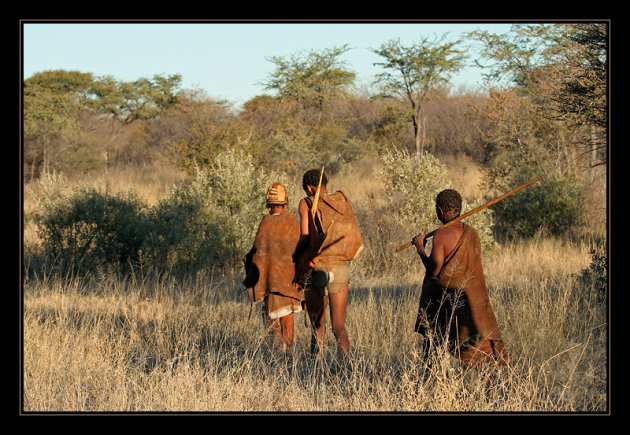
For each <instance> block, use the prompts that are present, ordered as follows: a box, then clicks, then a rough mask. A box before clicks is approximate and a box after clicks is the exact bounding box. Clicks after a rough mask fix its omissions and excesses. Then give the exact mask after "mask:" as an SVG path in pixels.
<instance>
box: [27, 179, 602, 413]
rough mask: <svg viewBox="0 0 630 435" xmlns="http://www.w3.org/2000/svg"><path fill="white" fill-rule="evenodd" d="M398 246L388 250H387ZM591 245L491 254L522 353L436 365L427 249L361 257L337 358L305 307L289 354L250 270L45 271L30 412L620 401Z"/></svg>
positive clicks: (360, 198)
mask: <svg viewBox="0 0 630 435" xmlns="http://www.w3.org/2000/svg"><path fill="white" fill-rule="evenodd" d="M368 170H371V169H370V167H368V168H366V169H365V171H368ZM470 174H474V172H473V171H471V172H470ZM361 176H363V174H362V173H361V171H355V172H348V173H345V174H340V175H339V177H338V178H337V180H338V183H339V187H335V186H334V185H333V188H335V189H336V188H342V189H343V190H344V191H346V192H347V193H348V194H349V195H350V196H351V198H356V200H355V201H354V203H355V204H356V205H355V208H361V209H363V207H367V205H369V204H374V201H380V200H381V199H380V198H382V192H380V191H379V188H378V185H377V182H376V181H374V184H372V182H371V181H370V182H368V183H363V185H362V187H361V189H362V190H359V187H358V186H360V184H359V183H358V182H352V180H358V177H361ZM353 177H357V178H353ZM118 178H119V179H123V176H122V175H120V176H119V177H118ZM147 180H149V178H145V179H144V181H142V180H136V181H131V180H129V181H128V182H122V183H121V185H125V188H130V187H131V184H132V183H138V184H143V185H144V186H145V187H144V188H145V189H147V194H146V195H147V196H148V197H150V196H151V195H152V194H151V193H149V192H157V191H159V189H160V187H155V186H160V185H162V186H163V185H164V183H163V182H162V181H160V180H161V178H159V177H156V178H154V179H153V180H154V181H147ZM337 180H335V181H336V182H337ZM153 183H155V184H153ZM464 184H466V183H464ZM150 186H154V187H150ZM342 186H343V187H342ZM345 186H348V187H347V188H346V187H345ZM134 189H135V186H134ZM470 194H474V192H471V193H470ZM153 195H157V193H154V194H153ZM382 204H384V203H382ZM385 245H386V244H385ZM385 245H381V246H378V247H376V246H375V247H374V249H378V250H382V253H380V254H379V255H382V256H386V255H388V252H391V250H390V249H389V245H387V246H385ZM589 249H590V243H589V242H587V241H575V240H574V241H570V240H558V239H553V238H547V237H544V236H543V235H541V236H540V237H538V238H535V239H532V240H529V241H517V242H511V243H506V244H504V245H502V246H500V247H499V248H498V249H497V250H496V251H494V252H492V253H491V254H490V255H488V256H486V257H485V258H484V266H485V273H486V277H487V281H488V287H489V292H490V297H491V301H492V303H493V306H494V309H495V313H496V315H497V318H498V320H499V324H500V326H501V328H502V333H503V336H504V339H505V341H506V346H507V350H508V352H509V353H510V356H511V359H512V365H511V366H510V367H504V368H500V369H497V370H489V371H463V370H461V368H460V367H459V365H458V363H457V361H456V360H454V359H453V358H451V357H449V356H447V355H442V356H441V357H440V358H439V359H438V361H437V364H436V365H435V367H434V370H433V372H432V375H431V376H429V377H425V376H424V371H423V367H424V364H423V361H422V359H421V357H420V353H419V344H420V342H419V340H420V339H419V337H418V336H417V334H415V333H414V332H413V330H412V328H413V324H414V321H415V315H416V310H417V303H418V298H419V291H420V290H419V286H420V280H421V276H422V273H423V269H422V267H421V265H420V264H419V261H417V258H416V256H415V253H412V252H403V253H401V254H399V255H401V257H399V258H398V259H397V260H396V262H390V263H389V264H390V265H391V264H397V265H398V266H397V267H396V268H390V269H389V270H386V271H385V270H384V271H382V273H380V274H379V273H376V274H375V273H371V274H368V273H365V272H364V271H363V270H361V269H363V268H367V267H368V266H369V265H366V263H365V262H363V263H362V262H357V263H356V264H355V265H354V272H353V276H354V279H353V281H352V283H351V292H350V299H349V304H348V315H347V329H348V332H349V336H350V340H351V346H352V349H351V357H350V361H349V364H348V365H345V364H343V363H342V362H340V361H339V360H338V359H337V355H336V350H335V343H334V339H333V337H332V332H330V327H329V331H328V332H327V343H326V348H325V357H324V358H323V359H321V360H316V359H313V358H312V357H311V355H310V354H309V350H308V348H309V330H308V328H307V327H306V326H305V325H304V318H303V316H302V315H298V316H297V317H296V340H295V346H294V348H293V349H292V351H291V353H290V354H289V355H288V356H286V357H285V356H283V355H282V354H281V353H280V352H279V347H278V345H277V343H275V342H274V341H273V340H272V339H271V338H270V337H269V336H268V335H267V333H266V332H265V331H264V330H263V328H262V322H261V320H260V317H259V316H258V315H257V314H256V313H254V314H252V317H251V318H249V319H248V312H249V308H250V307H249V302H248V297H247V293H246V291H245V289H244V288H243V287H242V286H241V284H240V279H241V278H240V277H225V276H221V277H217V276H213V275H212V274H211V273H207V274H206V273H199V274H197V275H195V276H191V277H189V278H188V279H187V280H185V281H181V280H175V279H173V278H171V277H169V276H166V275H161V276H156V275H154V274H151V273H146V274H145V273H141V271H135V273H134V274H131V275H127V276H119V275H117V274H114V273H109V272H107V271H99V272H95V273H94V275H93V276H91V277H90V278H89V279H79V278H75V277H65V278H62V277H39V278H30V279H28V280H26V282H25V284H24V293H23V313H24V318H23V410H24V411H25V412H59V411H70V412H96V411H109V412H111V411H113V412H153V411H166V412H209V413H218V412H283V413H284V412H297V413H302V412H304V413H306V412H309V413H311V412H341V413H346V412H377V413H380V412H405V413H406V412H458V413H470V412H507V413H512V412H537V413H539V412H558V411H562V412H580V413H582V412H603V413H606V412H607V411H608V408H609V402H608V389H607V386H608V378H607V377H608V362H609V361H608V355H607V331H608V324H607V316H606V314H607V307H606V303H605V299H604V298H602V296H601V295H598V294H596V293H595V292H594V291H592V290H591V289H590V288H588V287H587V286H584V285H582V284H580V283H579V282H578V281H577V279H576V275H577V274H579V273H580V271H581V270H582V269H584V268H586V267H587V266H588V265H589V263H590V260H591V258H590V255H589Z"/></svg>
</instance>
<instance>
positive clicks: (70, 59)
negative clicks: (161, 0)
mask: <svg viewBox="0 0 630 435" xmlns="http://www.w3.org/2000/svg"><path fill="white" fill-rule="evenodd" d="M22 25H23V33H22V43H23V46H22V68H23V69H22V73H23V78H24V79H27V78H29V77H31V76H32V75H33V74H35V73H37V72H41V71H46V70H54V69H64V70H69V71H74V70H76V71H80V72H85V73H92V74H94V75H95V76H96V77H103V76H107V75H110V76H113V77H114V78H115V79H117V80H123V81H133V80H137V79H139V78H143V77H144V78H150V77H152V76H154V75H156V74H160V75H172V74H180V75H181V76H182V83H181V87H182V88H184V89H193V88H195V89H197V88H198V89H203V90H204V91H205V92H206V94H207V95H208V96H209V97H211V98H214V99H218V100H227V101H229V102H232V103H234V104H235V105H236V106H238V105H241V104H243V103H245V102H246V101H248V100H249V99H251V98H253V97H255V96H257V95H262V94H265V93H266V94H269V95H272V94H273V93H272V92H271V91H265V89H264V85H262V84H260V82H262V81H264V80H266V79H267V78H268V77H269V75H270V74H271V73H272V72H273V71H274V69H275V65H274V64H273V63H272V62H270V61H269V60H268V58H269V57H271V56H277V57H288V56H290V55H293V54H297V53H299V52H301V51H309V50H323V49H327V48H333V47H341V46H343V45H344V44H347V45H348V46H349V47H350V50H349V51H348V52H346V53H345V54H344V55H343V56H342V57H341V60H342V61H344V62H345V67H346V68H347V69H349V70H351V71H354V72H355V73H356V81H355V83H357V84H358V85H362V84H365V85H369V84H371V83H372V82H373V79H374V75H375V74H377V73H378V72H381V71H382V68H381V67H378V66H374V65H373V64H374V63H375V62H379V61H382V60H383V58H381V57H380V56H378V55H377V54H375V53H373V52H372V51H371V50H372V49H376V48H378V47H380V46H381V45H382V44H383V43H385V42H387V41H389V40H392V39H400V41H401V43H402V44H403V45H410V44H411V43H413V42H416V41H418V40H420V39H421V38H424V37H430V38H433V37H438V38H439V37H441V36H442V35H444V34H447V35H448V36H447V37H448V38H450V39H456V38H458V37H460V36H461V35H462V34H463V33H465V32H469V31H473V30H478V29H483V30H488V31H489V32H491V33H499V34H500V33H507V32H508V31H509V29H510V27H511V24H510V23H505V22H504V23H500V22H490V23H482V22H478V23H477V22H452V23H446V22H432V23H393V22H379V23H352V22H345V23H317V22H310V23H270V22H250V23H233V22H213V23H210V22H194V23H193V22H158V23H155V22H151V23H149V22H144V23H143V22H140V23H138V22H136V23H129V22H90V23H79V22H55V23H46V22H34V21H29V22H23V23H22ZM469 62H472V59H470V60H469ZM451 83H452V85H453V86H455V87H458V86H463V87H466V88H469V89H470V88H472V89H474V88H477V87H478V86H480V85H481V71H480V70H479V68H476V67H472V66H471V67H467V68H466V69H464V70H463V71H462V72H461V73H460V74H459V75H458V76H456V77H454V78H453V80H452V81H451Z"/></svg>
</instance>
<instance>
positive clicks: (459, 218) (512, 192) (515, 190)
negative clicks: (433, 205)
mask: <svg viewBox="0 0 630 435" xmlns="http://www.w3.org/2000/svg"><path fill="white" fill-rule="evenodd" d="M543 178H545V177H544V175H543V176H542V177H538V178H536V179H535V180H532V181H530V182H529V183H525V184H523V185H522V186H520V187H517V188H516V189H514V190H512V191H511V192H508V193H506V194H504V195H501V196H499V197H498V198H495V199H493V200H492V201H489V202H487V203H485V204H484V205H481V206H479V207H477V208H474V209H472V210H470V211H469V212H467V213H464V214H463V215H461V216H458V217H456V218H455V219H453V220H452V221H449V222H447V223H445V224H444V225H442V226H441V227H440V228H436V229H435V230H433V231H431V232H430V233H427V235H426V236H424V237H426V238H429V237H433V235H434V234H435V233H436V232H437V230H439V229H442V228H447V227H450V226H451V225H453V224H455V223H457V222H459V221H461V220H462V219H464V218H467V217H468V216H470V215H472V214H475V213H477V212H479V211H481V210H483V209H484V208H488V207H490V206H491V205H493V204H496V203H497V202H499V201H501V200H503V199H505V198H507V197H508V196H510V195H513V194H515V193H516V192H518V191H519V190H521V189H524V188H526V187H527V186H530V185H532V184H534V183H536V182H537V181H540V180H542V179H543ZM411 245H413V242H408V243H405V244H404V245H400V246H399V247H397V248H396V252H400V251H402V250H403V249H407V248H409V247H410V246H411Z"/></svg>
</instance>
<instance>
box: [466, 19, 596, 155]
mask: <svg viewBox="0 0 630 435" xmlns="http://www.w3.org/2000/svg"><path fill="white" fill-rule="evenodd" d="M468 36H469V37H470V38H471V39H474V40H478V41H479V42H480V43H481V46H482V51H481V59H483V60H484V61H485V63H484V64H483V65H482V64H481V63H480V62H478V64H479V66H482V67H484V68H486V69H487V71H488V73H487V74H485V76H486V79H487V80H488V83H494V84H496V85H499V86H514V87H515V89H516V90H517V91H518V92H519V94H520V95H522V96H523V97H524V98H527V99H529V100H530V101H531V102H532V103H533V104H534V105H535V106H536V108H537V111H538V113H539V115H540V116H542V117H545V118H547V119H552V120H555V121H561V122H562V123H564V124H565V125H566V126H567V127H568V128H569V129H571V130H573V131H578V130H581V131H582V133H583V134H582V139H580V140H578V141H574V142H575V145H576V146H577V148H578V149H581V151H579V152H578V154H582V155H585V154H590V156H591V158H590V159H589V160H590V166H591V167H593V166H597V165H599V164H603V163H605V155H606V153H605V152H601V150H604V151H605V147H606V127H607V124H608V117H607V104H608V102H607V80H608V74H607V71H608V59H607V49H608V28H607V25H606V24H605V23H597V22H592V23H569V24H535V25H514V26H512V28H511V30H510V32H509V33H508V34H502V35H496V34H491V33H489V32H471V33H470V34H469V35H468ZM574 136H575V135H574ZM598 151H600V152H599V153H598Z"/></svg>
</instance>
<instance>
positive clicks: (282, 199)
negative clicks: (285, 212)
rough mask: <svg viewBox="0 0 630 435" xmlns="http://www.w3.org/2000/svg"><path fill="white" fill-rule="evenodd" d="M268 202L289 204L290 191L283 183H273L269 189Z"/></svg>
mask: <svg viewBox="0 0 630 435" xmlns="http://www.w3.org/2000/svg"><path fill="white" fill-rule="evenodd" d="M266 198H267V204H279V205H282V204H287V203H288V202H289V192H287V188H286V187H284V186H283V185H282V183H273V184H272V185H271V187H270V188H269V190H267V195H266Z"/></svg>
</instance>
